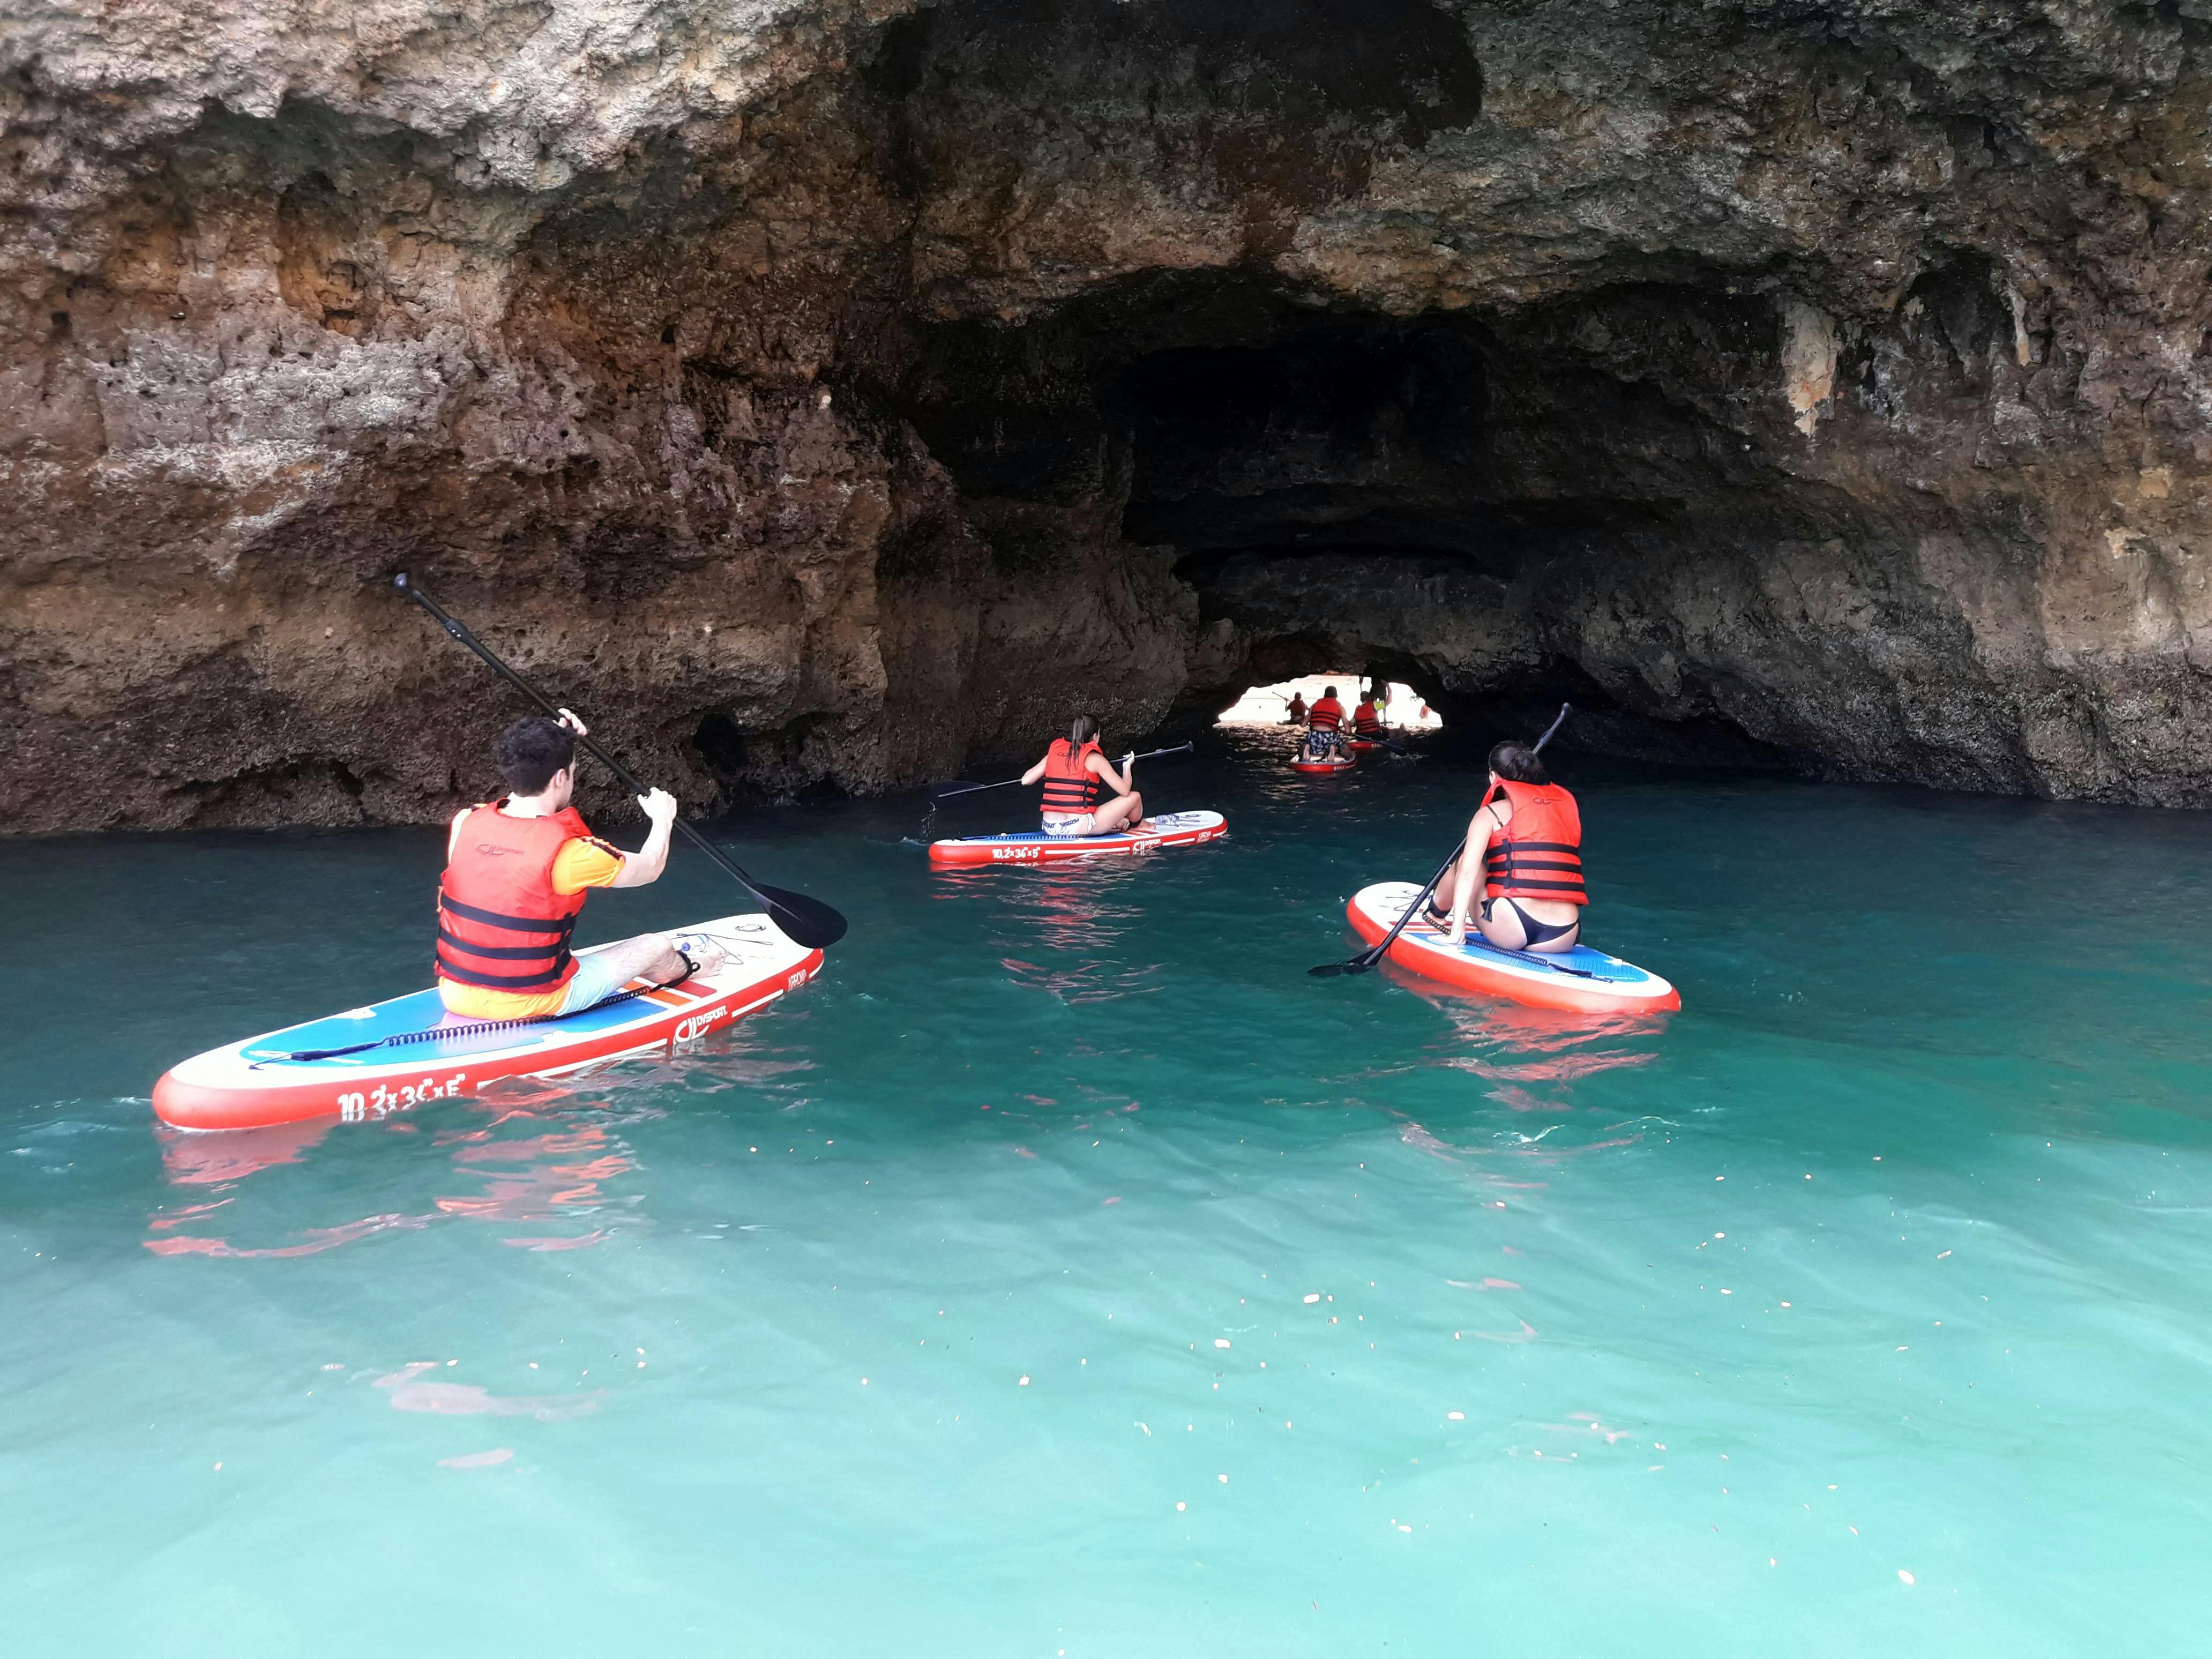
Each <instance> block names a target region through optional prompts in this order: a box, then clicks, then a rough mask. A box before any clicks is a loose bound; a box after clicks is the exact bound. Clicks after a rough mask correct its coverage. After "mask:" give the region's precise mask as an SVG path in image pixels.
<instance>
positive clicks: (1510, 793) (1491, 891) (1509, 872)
mask: <svg viewBox="0 0 2212 1659" xmlns="http://www.w3.org/2000/svg"><path fill="white" fill-rule="evenodd" d="M1490 782H1491V787H1492V789H1493V790H1494V791H1495V792H1496V794H1495V796H1494V797H1493V798H1492V799H1491V800H1490V801H1489V803H1488V804H1487V805H1484V806H1482V807H1480V809H1478V810H1477V811H1476V812H1475V815H1474V819H1473V820H1472V821H1471V822H1470V823H1468V826H1467V842H1466V844H1465V845H1464V846H1462V848H1461V849H1460V854H1459V856H1458V858H1457V859H1455V860H1453V863H1452V867H1451V868H1450V869H1449V870H1447V871H1445V872H1444V874H1443V879H1442V880H1440V881H1438V882H1437V892H1439V893H1443V892H1449V893H1450V894H1451V896H1452V899H1451V913H1450V914H1449V915H1444V914H1443V913H1442V912H1440V911H1439V910H1437V908H1436V902H1435V900H1433V899H1431V901H1430V902H1429V921H1431V923H1432V924H1434V925H1435V926H1437V927H1442V928H1446V929H1448V930H1449V933H1450V936H1451V942H1452V943H1453V944H1454V945H1457V944H1460V943H1461V942H1462V941H1463V940H1464V939H1466V938H1467V924H1468V902H1469V900H1470V899H1471V898H1472V897H1473V896H1474V874H1475V872H1476V871H1477V870H1478V869H1480V871H1481V872H1482V874H1483V883H1484V886H1483V892H1484V897H1483V901H1482V908H1480V910H1479V911H1477V912H1476V913H1475V916H1474V923H1475V926H1476V927H1479V928H1480V930H1481V932H1482V936H1483V938H1485V939H1488V940H1489V941H1490V942H1491V943H1492V945H1497V946H1498V948H1499V949H1501V950H1506V951H1547V952H1549V951H1571V950H1573V949H1574V947H1575V943H1576V941H1577V939H1580V938H1581V937H1582V916H1583V907H1585V906H1586V905H1588V904H1589V892H1588V890H1586V889H1585V888H1584V887H1583V854H1582V843H1583V817H1582V809H1581V808H1579V807H1578V806H1577V805H1575V798H1574V797H1573V796H1572V795H1571V794H1569V793H1567V792H1566V791H1565V789H1562V788H1561V787H1559V785H1558V784H1556V783H1553V781H1551V777H1550V775H1548V774H1547V772H1546V771H1545V770H1544V762H1543V759H1542V757H1541V756H1539V755H1538V754H1537V753H1536V751H1535V750H1533V749H1531V748H1529V747H1528V746H1527V745H1526V744H1518V743H1501V744H1498V747H1497V748H1495V749H1493V750H1491V751H1490Z"/></svg>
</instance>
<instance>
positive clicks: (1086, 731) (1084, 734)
mask: <svg viewBox="0 0 2212 1659" xmlns="http://www.w3.org/2000/svg"><path fill="white" fill-rule="evenodd" d="M1067 735H1068V736H1069V737H1071V738H1073V739H1074V740H1075V746H1076V747H1077V748H1078V749H1080V748H1082V747H1083V745H1084V744H1086V743H1088V742H1090V741H1091V738H1095V737H1097V735H1098V722H1097V720H1092V719H1091V716H1090V715H1088V714H1078V715H1077V716H1076V717H1075V724H1074V725H1073V726H1069V727H1068V728H1067Z"/></svg>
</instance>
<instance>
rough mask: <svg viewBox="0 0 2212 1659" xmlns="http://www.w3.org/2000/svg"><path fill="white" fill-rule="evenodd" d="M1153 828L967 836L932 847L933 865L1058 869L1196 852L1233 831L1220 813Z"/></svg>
mask: <svg viewBox="0 0 2212 1659" xmlns="http://www.w3.org/2000/svg"><path fill="white" fill-rule="evenodd" d="M1147 822H1148V823H1150V825H1151V827H1150V828H1149V829H1141V830H1128V829H1124V830H1120V831H1117V832H1116V833H1115V834H1114V835H1110V836H1048V835H1046V834H1045V833H1044V832H1043V831H1042V830H1040V829H1031V830H1028V831H1026V832H1024V833H1023V834H1020V835H1012V836H963V837H962V838H960V839H958V840H956V841H933V842H930V843H929V861H930V862H931V863H932V864H948V865H975V864H1058V863H1060V862H1061V861H1062V860H1067V859H1095V858H1102V857H1111V856H1113V855H1115V854H1130V853H1158V852H1164V851H1165V850H1166V849H1167V848H1170V847H1195V846H1197V845H1199V843H1200V842H1208V841H1213V840H1216V839H1218V837H1220V836H1224V835H1226V834H1227V833H1228V830H1229V823H1228V820H1227V819H1225V818H1224V817H1222V816H1221V814H1220V813H1218V812H1158V813H1155V814H1153V816H1152V817H1151V818H1150V819H1149V820H1147Z"/></svg>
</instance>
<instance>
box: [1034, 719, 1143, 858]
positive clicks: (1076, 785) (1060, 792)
mask: <svg viewBox="0 0 2212 1659" xmlns="http://www.w3.org/2000/svg"><path fill="white" fill-rule="evenodd" d="M1121 764H1122V765H1123V766H1124V767H1125V768H1126V769H1127V770H1126V771H1120V772H1117V771H1115V769H1114V763H1113V762H1111V761H1109V760H1108V759H1107V758H1106V757H1105V756H1103V755H1102V754H1101V753H1099V752H1098V722H1097V720H1092V719H1091V716H1090V715H1088V714H1079V715H1078V716H1077V717H1076V720H1075V724H1074V726H1073V727H1071V728H1070V732H1069V735H1068V736H1066V737H1065V738H1054V739H1053V740H1052V747H1051V748H1049V749H1048V750H1045V755H1044V758H1043V759H1042V760H1041V761H1039V762H1038V763H1036V765H1035V766H1032V767H1031V768H1030V769H1029V770H1028V771H1026V772H1024V773H1023V774H1022V781H1023V782H1024V783H1035V782H1036V781H1037V780H1038V779H1040V778H1042V780H1044V832H1045V834H1047V835H1048V836H1110V835H1114V834H1115V833H1116V832H1117V831H1120V830H1123V829H1143V828H1145V823H1144V817H1145V798H1144V797H1143V796H1142V795H1140V794H1139V793H1137V784H1136V776H1137V766H1136V762H1135V760H1134V758H1133V757H1126V756H1125V757H1123V759H1122V762H1121ZM1102 783H1103V784H1104V785H1106V786H1108V787H1111V788H1112V789H1113V791H1114V792H1115V793H1114V799H1111V800H1109V801H1107V802H1105V803H1103V805H1101V804H1099V801H1098V793H1099V786H1100V785H1101V784H1102Z"/></svg>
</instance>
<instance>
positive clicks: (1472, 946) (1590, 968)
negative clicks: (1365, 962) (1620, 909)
mask: <svg viewBox="0 0 2212 1659" xmlns="http://www.w3.org/2000/svg"><path fill="white" fill-rule="evenodd" d="M1413 931H1414V930H1413V929H1412V928H1408V929H1407V932H1409V933H1413ZM1414 936H1415V937H1416V938H1418V939H1421V940H1422V941H1423V942H1424V943H1425V944H1433V945H1436V946H1437V948H1438V949H1440V950H1449V949H1450V948H1451V947H1450V946H1449V945H1446V944H1445V943H1444V936H1443V933H1428V932H1425V931H1424V932H1419V933H1414ZM1459 948H1460V953H1461V954H1462V955H1463V956H1468V957H1474V958H1476V959H1477V960H1489V961H1492V962H1510V963H1518V964H1519V965H1520V966H1522V967H1523V968H1535V967H1537V966H1539V965H1540V964H1541V963H1542V962H1543V960H1544V957H1545V956H1548V957H1551V958H1553V959H1555V960H1557V961H1558V963H1559V966H1560V967H1562V968H1567V969H1580V970H1581V971H1582V972H1583V973H1585V974H1588V975H1589V976H1590V977H1591V978H1593V979H1599V980H1603V981H1605V982H1606V983H1607V984H1608V985H1634V984H1637V983H1638V982H1639V981H1644V980H1648V979H1650V978H1651V977H1652V975H1650V974H1648V973H1646V972H1644V969H1641V968H1638V966H1637V965H1636V964H1635V963H1632V962H1623V961H1622V960H1621V959H1620V957H1609V956H1607V955H1606V953H1605V952H1604V951H1593V950H1591V949H1590V947H1589V945H1580V944H1578V945H1576V946H1575V947H1574V948H1573V949H1572V950H1569V951H1551V952H1547V953H1543V954H1541V955H1540V954H1539V953H1538V952H1535V951H1501V950H1499V949H1498V947H1497V946H1496V945H1492V943H1491V942H1490V941H1489V940H1488V939H1484V938H1483V937H1482V936H1481V935H1480V934H1479V933H1474V932H1469V933H1468V936H1467V939H1466V941H1465V942H1464V943H1463V944H1462V945H1461V946H1460V947H1459ZM1532 957H1533V958H1535V959H1534V960H1532V959H1531V958H1532Z"/></svg>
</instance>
